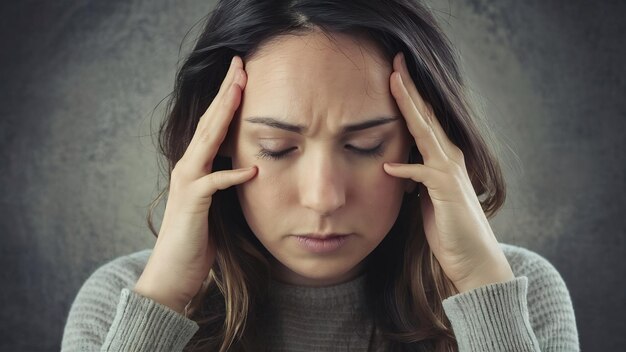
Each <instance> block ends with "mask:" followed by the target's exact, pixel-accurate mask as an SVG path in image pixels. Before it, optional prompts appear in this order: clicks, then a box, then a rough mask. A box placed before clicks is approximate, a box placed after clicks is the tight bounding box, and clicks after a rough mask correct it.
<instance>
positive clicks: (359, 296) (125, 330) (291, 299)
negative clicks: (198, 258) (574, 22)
mask: <svg viewBox="0 0 626 352" xmlns="http://www.w3.org/2000/svg"><path fill="white" fill-rule="evenodd" d="M500 246H501V248H502V249H503V251H504V253H505V255H506V257H507V259H508V261H509V263H510V265H511V268H512V269H513V273H514V274H515V276H516V277H515V279H513V280H511V281H508V282H503V283H496V284H491V285H487V286H482V287H479V288H476V289H474V290H471V291H468V292H464V293H461V294H458V295H454V296H452V297H449V298H447V299H445V300H444V301H443V307H444V310H445V313H446V315H447V317H448V319H450V322H451V323H452V329H453V331H454V334H455V336H456V338H457V342H458V344H459V351H460V352H469V351H481V352H483V351H579V350H580V349H579V343H578V331H577V327H576V321H575V317H574V309H573V306H572V301H571V299H570V295H569V291H568V289H567V287H566V285H565V282H564V281H563V279H562V277H561V276H560V274H559V273H558V271H557V270H556V269H555V268H554V266H553V265H552V264H551V263H549V262H548V261H547V260H546V259H545V258H543V257H542V256H540V255H539V254H537V253H535V252H532V251H530V250H527V249H524V248H521V247H517V246H513V245H509V244H503V243H501V244H500ZM150 252H151V249H146V250H143V251H139V252H135V253H132V254H130V255H126V256H121V257H119V258H117V259H114V260H112V261H110V262H109V263H106V264H104V265H102V266H101V267H100V268H98V269H97V270H96V271H95V272H94V273H93V274H92V275H91V276H90V277H89V279H87V281H86V282H85V283H84V284H83V286H82V287H81V289H80V290H79V291H78V294H77V296H76V298H75V300H74V302H73V304H72V307H71V309H70V312H69V315H68V318H67V322H66V325H65V331H64V334H63V341H62V345H61V350H62V351H65V352H71V351H116V352H117V351H152V352H154V351H181V350H182V349H183V347H184V346H185V345H186V344H187V343H188V342H189V340H190V339H191V338H192V336H193V335H194V334H195V332H196V331H197V330H198V325H197V324H196V323H195V322H194V321H193V320H190V319H187V318H186V317H185V316H183V315H181V314H178V313H177V312H175V311H173V310H171V309H169V308H168V307H166V306H163V305H161V304H159V303H156V302H155V301H153V300H151V299H149V298H146V297H143V296H141V295H139V294H137V293H135V292H134V291H132V288H133V286H134V284H135V282H136V281H137V279H138V278H139V276H140V275H141V273H142V271H143V268H144V266H145V264H146V262H147V260H148V257H149V256H150ZM364 278H365V276H364V275H361V276H359V277H357V278H355V279H353V280H351V281H349V282H345V283H342V284H339V285H335V286H329V287H321V288H320V287H318V288H311V287H299V286H292V285H287V284H282V283H279V282H275V281H273V282H272V283H271V285H270V286H271V290H272V294H271V295H270V296H271V297H272V300H271V302H269V303H268V307H269V309H270V310H269V311H270V312H272V315H271V316H272V319H271V320H270V321H268V324H267V326H266V330H267V335H268V336H267V337H268V339H267V340H268V341H270V343H271V346H269V347H270V349H271V350H272V351H307V352H309V351H366V350H367V343H368V336H369V333H368V328H369V327H370V326H371V325H370V323H369V322H367V321H365V322H363V321H356V316H355V314H354V312H355V311H359V309H360V307H362V304H363V302H364V295H363V292H364V291H363V284H364Z"/></svg>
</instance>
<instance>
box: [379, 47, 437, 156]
mask: <svg viewBox="0 0 626 352" xmlns="http://www.w3.org/2000/svg"><path fill="white" fill-rule="evenodd" d="M399 61H400V55H396V57H395V58H394V63H393V65H394V70H395V72H393V73H392V74H391V81H392V82H391V92H392V94H393V95H394V97H395V99H396V101H397V102H398V107H399V108H400V110H401V112H402V114H403V116H404V117H405V120H406V123H407V127H408V129H409V132H410V133H411V135H413V137H414V138H415V143H416V145H417V147H418V149H419V152H420V154H422V156H423V157H424V164H427V163H428V164H430V165H431V166H433V167H443V166H444V162H445V161H446V159H447V155H446V153H445V152H444V151H443V149H442V147H441V144H440V143H439V140H438V138H437V136H436V135H435V131H434V130H433V128H432V126H431V124H430V123H428V121H427V119H428V115H426V114H427V113H428V112H427V111H420V109H418V106H417V104H418V103H419V102H423V100H421V97H420V96H419V94H417V99H416V98H414V97H413V96H411V94H410V92H409V90H408V89H409V84H411V85H413V83H412V79H411V77H410V75H408V70H406V69H404V70H403V68H402V67H401V66H402V64H401V63H399ZM413 87H414V85H413ZM415 91H417V90H415Z"/></svg>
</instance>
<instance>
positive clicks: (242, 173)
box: [196, 166, 258, 197]
mask: <svg viewBox="0 0 626 352" xmlns="http://www.w3.org/2000/svg"><path fill="white" fill-rule="evenodd" d="M257 170H258V169H257V167H256V166H251V167H248V168H242V169H235V170H222V171H217V172H213V173H211V174H208V175H205V176H203V177H202V178H200V179H198V180H197V181H196V182H197V183H198V184H200V186H199V187H200V188H202V190H203V191H202V194H204V195H206V196H207V197H210V196H212V195H213V194H215V192H217V191H218V190H222V189H226V188H228V187H231V186H234V185H238V184H241V183H244V182H247V181H248V180H250V179H251V178H252V177H254V176H255V175H256V173H257Z"/></svg>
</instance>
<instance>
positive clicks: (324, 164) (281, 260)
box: [228, 32, 412, 286]
mask: <svg viewBox="0 0 626 352" xmlns="http://www.w3.org/2000/svg"><path fill="white" fill-rule="evenodd" d="M336 38H337V40H338V42H339V47H337V46H336V45H335V44H334V43H333V42H331V41H330V40H329V39H328V38H327V37H326V36H324V35H323V34H321V33H319V32H316V33H313V34H309V35H306V36H285V37H281V38H280V40H278V41H273V42H270V43H268V44H266V45H264V46H263V47H262V48H261V50H260V51H259V52H258V53H257V54H256V55H254V56H253V57H252V58H250V59H249V60H248V61H246V62H245V70H246V73H247V75H248V81H247V84H246V87H245V89H244V93H243V96H242V100H241V105H240V107H239V109H238V111H237V112H236V114H235V116H234V120H233V126H232V130H231V132H230V134H229V137H228V138H229V141H230V142H229V143H230V145H231V147H230V148H231V149H230V152H229V154H230V156H231V157H232V162H233V168H240V167H247V166H251V165H256V166H257V167H258V173H257V175H256V176H255V177H254V178H253V179H252V180H250V181H248V182H246V183H244V184H241V185H238V186H237V194H238V197H239V202H240V204H241V207H242V210H243V214H244V216H245V218H246V221H247V222H248V225H249V226H250V228H251V229H252V231H253V232H254V233H255V235H256V236H257V237H258V239H259V240H260V242H261V243H262V244H263V245H264V246H265V247H266V248H267V250H268V251H269V252H270V253H271V254H272V255H273V256H274V258H275V259H274V258H270V260H271V262H272V265H273V267H272V270H273V275H274V277H275V278H276V279H278V280H280V281H283V282H286V283H291V284H296V285H306V286H325V285H332V284H337V283H341V282H344V281H347V280H350V279H351V278H354V277H355V276H357V275H358V274H360V273H361V270H362V269H363V265H362V261H363V259H365V258H366V257H367V255H368V254H369V253H371V252H372V251H373V250H374V249H375V248H376V246H378V244H379V243H380V242H381V241H382V240H383V238H384V237H385V236H386V235H387V233H388V231H389V230H390V229H391V227H392V226H393V224H394V222H395V220H396V218H397V216H398V213H399V210H400V205H401V202H402V196H403V194H404V192H405V191H407V190H410V188H411V186H412V185H410V184H408V183H407V181H404V180H401V179H398V178H394V177H392V176H389V175H388V174H386V173H385V171H384V170H383V162H406V161H407V159H408V153H409V148H410V142H409V141H410V139H409V132H408V130H407V128H406V125H405V123H404V120H403V119H402V117H401V114H400V111H399V109H398V107H397V105H396V102H395V100H394V98H393V96H392V95H391V92H390V88H389V76H390V74H391V72H392V66H391V62H387V61H386V60H385V59H384V57H383V56H382V54H381V53H380V52H379V51H378V50H377V49H376V48H375V47H374V46H373V45H371V44H368V43H367V42H361V45H359V44H358V43H356V42H355V41H354V40H353V39H352V37H348V36H345V35H336ZM381 119H382V120H381ZM372 121H374V123H370V122H372ZM351 127H352V128H351ZM368 150H369V151H368ZM276 154H280V156H279V157H278V158H274V157H273V156H272V155H276ZM329 233H334V234H350V235H349V236H347V237H345V242H344V243H343V244H342V245H341V246H340V247H339V248H337V249H335V250H332V251H329V252H323V253H319V252H315V251H312V250H310V249H308V248H307V247H306V246H303V245H302V243H301V242H300V241H299V240H298V237H296V235H306V234H319V235H323V234H329Z"/></svg>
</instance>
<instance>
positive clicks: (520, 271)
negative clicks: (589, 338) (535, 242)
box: [500, 243, 578, 351]
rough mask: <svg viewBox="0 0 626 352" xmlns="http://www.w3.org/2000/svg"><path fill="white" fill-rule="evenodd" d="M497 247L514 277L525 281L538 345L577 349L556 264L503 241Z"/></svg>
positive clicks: (571, 309) (573, 323) (572, 318)
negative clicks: (501, 251)
mask: <svg viewBox="0 0 626 352" xmlns="http://www.w3.org/2000/svg"><path fill="white" fill-rule="evenodd" d="M500 247H501V248H502V250H503V252H504V254H505V256H506V257H507V260H508V262H509V264H510V265H511V269H512V270H513V274H515V277H516V278H521V280H522V281H526V282H525V285H524V286H526V288H527V290H526V300H527V307H528V315H529V320H530V323H531V325H532V326H533V329H534V330H535V332H536V334H537V338H538V340H539V342H540V344H541V346H548V345H552V344H554V343H557V344H561V345H567V346H570V347H571V348H572V349H571V350H572V351H574V350H578V329H577V326H576V319H575V315H574V307H573V304H572V299H571V296H570V292H569V290H568V287H567V285H566V283H565V280H563V277H562V276H561V274H560V273H559V271H558V270H557V269H556V267H555V266H554V265H553V264H552V263H551V262H549V261H548V260H547V259H546V258H544V257H543V256H541V255H540V254H538V253H536V252H534V251H532V250H529V249H526V248H523V247H520V246H516V245H512V244H506V243H500ZM557 340H558V341H557Z"/></svg>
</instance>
